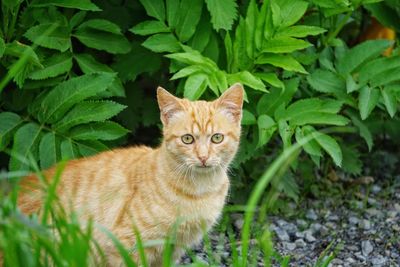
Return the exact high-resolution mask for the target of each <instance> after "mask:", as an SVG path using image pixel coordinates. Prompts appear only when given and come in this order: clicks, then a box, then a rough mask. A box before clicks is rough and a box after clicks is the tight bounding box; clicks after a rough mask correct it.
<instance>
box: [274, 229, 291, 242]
mask: <svg viewBox="0 0 400 267" xmlns="http://www.w3.org/2000/svg"><path fill="white" fill-rule="evenodd" d="M274 231H275V233H276V236H277V237H278V238H279V240H280V241H289V240H290V237H289V235H288V233H287V232H286V231H285V230H284V229H282V228H280V227H276V228H275V229H274Z"/></svg>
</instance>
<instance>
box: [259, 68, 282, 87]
mask: <svg viewBox="0 0 400 267" xmlns="http://www.w3.org/2000/svg"><path fill="white" fill-rule="evenodd" d="M254 75H255V76H256V77H258V78H260V79H261V80H263V81H264V82H267V83H269V84H270V85H272V86H275V87H277V88H282V89H285V84H284V83H283V82H282V81H281V80H279V78H278V76H277V75H276V73H273V72H270V73H254Z"/></svg>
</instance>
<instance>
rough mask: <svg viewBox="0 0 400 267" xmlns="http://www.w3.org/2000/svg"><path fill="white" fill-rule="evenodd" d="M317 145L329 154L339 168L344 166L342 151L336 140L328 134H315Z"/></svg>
mask: <svg viewBox="0 0 400 267" xmlns="http://www.w3.org/2000/svg"><path fill="white" fill-rule="evenodd" d="M313 135H314V138H315V140H316V141H317V143H318V144H319V145H320V146H321V147H322V148H323V149H324V150H325V151H326V152H327V153H328V155H329V156H331V158H332V159H333V162H335V164H336V165H337V166H339V167H340V166H342V150H341V149H340V146H339V144H338V143H337V141H336V140H335V139H333V138H332V137H330V136H329V135H327V134H321V133H318V134H317V133H316V132H314V133H313Z"/></svg>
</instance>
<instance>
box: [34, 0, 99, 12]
mask: <svg viewBox="0 0 400 267" xmlns="http://www.w3.org/2000/svg"><path fill="white" fill-rule="evenodd" d="M31 6H33V7H47V6H59V7H66V8H75V9H80V10H87V11H101V9H100V8H98V7H97V6H96V5H95V4H93V3H92V2H90V0H36V1H34V2H32V3H31Z"/></svg>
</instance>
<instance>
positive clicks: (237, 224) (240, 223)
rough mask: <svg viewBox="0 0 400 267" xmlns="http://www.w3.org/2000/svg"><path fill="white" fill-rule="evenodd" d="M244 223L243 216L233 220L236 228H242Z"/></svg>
mask: <svg viewBox="0 0 400 267" xmlns="http://www.w3.org/2000/svg"><path fill="white" fill-rule="evenodd" d="M243 224H244V220H243V218H238V219H236V220H235V221H234V222H233V225H234V226H235V227H236V229H238V230H242V228H243Z"/></svg>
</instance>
